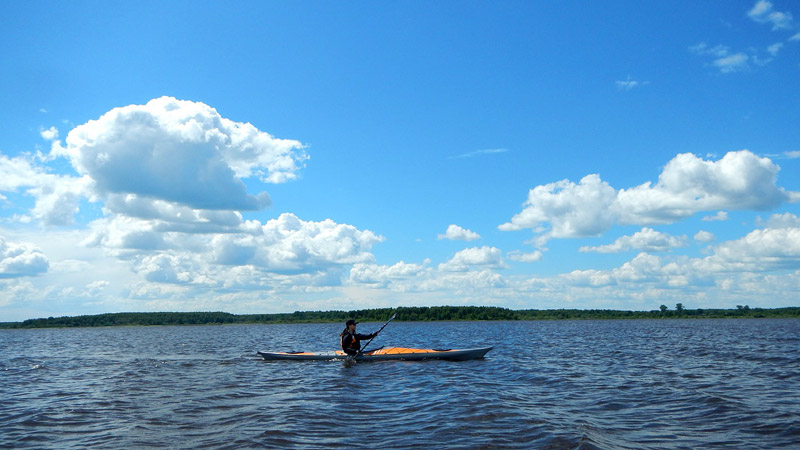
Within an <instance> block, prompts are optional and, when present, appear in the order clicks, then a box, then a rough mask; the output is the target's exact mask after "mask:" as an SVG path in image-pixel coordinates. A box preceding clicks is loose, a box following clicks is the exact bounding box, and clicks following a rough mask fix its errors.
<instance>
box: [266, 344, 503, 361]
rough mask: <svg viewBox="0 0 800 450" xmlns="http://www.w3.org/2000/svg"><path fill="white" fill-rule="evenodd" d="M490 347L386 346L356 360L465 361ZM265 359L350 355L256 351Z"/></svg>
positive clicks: (343, 357) (344, 356) (322, 358)
mask: <svg viewBox="0 0 800 450" xmlns="http://www.w3.org/2000/svg"><path fill="white" fill-rule="evenodd" d="M491 349H492V347H481V348H467V349H452V350H451V349H448V350H440V349H420V348H404V347H386V348H380V349H377V350H371V351H368V352H365V353H362V354H360V355H358V356H357V357H356V358H355V360H356V361H391V360H401V361H421V360H428V359H443V360H450V361H466V360H470V359H480V358H483V357H484V355H486V353H487V352H489V350H491ZM258 354H259V355H261V357H263V358H264V360H266V361H315V360H316V361H325V360H327V361H330V360H346V359H348V357H349V358H351V359H352V357H351V356H349V355H347V354H346V353H345V352H343V351H332V352H258Z"/></svg>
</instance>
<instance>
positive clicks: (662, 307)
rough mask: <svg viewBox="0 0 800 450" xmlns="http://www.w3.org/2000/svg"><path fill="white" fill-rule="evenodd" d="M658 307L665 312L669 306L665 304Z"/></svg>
mask: <svg viewBox="0 0 800 450" xmlns="http://www.w3.org/2000/svg"><path fill="white" fill-rule="evenodd" d="M659 309H661V312H662V313H665V312H667V310H668V309H669V308H667V307H666V305H661V306H659Z"/></svg>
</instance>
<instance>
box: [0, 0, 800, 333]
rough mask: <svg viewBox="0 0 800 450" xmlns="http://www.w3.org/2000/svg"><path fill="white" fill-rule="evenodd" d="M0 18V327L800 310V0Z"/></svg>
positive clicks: (49, 4) (286, 6) (33, 8)
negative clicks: (220, 318)
mask: <svg viewBox="0 0 800 450" xmlns="http://www.w3.org/2000/svg"><path fill="white" fill-rule="evenodd" d="M0 17H3V18H4V24H3V26H2V27H0V321H20V320H25V319H29V318H36V317H49V316H64V315H83V314H97V313H106V312H123V311H227V312H231V313H240V314H241V313H281V312H292V311H297V310H352V309H367V308H385V307H397V306H436V305H486V306H500V307H506V308H512V309H556V308H577V309H622V310H654V309H658V308H659V306H660V305H666V306H668V307H669V308H670V309H673V308H674V307H675V305H676V304H677V303H682V304H683V305H684V307H686V308H735V307H736V305H748V306H750V307H766V308H775V307H784V306H797V305H800V176H799V175H800V5H798V4H797V3H796V2H792V1H789V0H774V1H764V0H759V1H755V0H748V1H738V0H730V1H703V2H688V1H685V2H641V1H626V0H623V1H615V2H594V1H572V0H565V1H499V2H477V1H457V2H456V1H439V2H419V1H407V2H363V1H354V2H317V1H302V2H271V1H258V2H218V1H209V2H200V3H198V2H193V1H191V2H190V1H170V2H161V1H137V2H125V1H123V2H100V1H83V0H76V1H71V2H61V1H36V0H34V1H24V2H23V1H6V2H0Z"/></svg>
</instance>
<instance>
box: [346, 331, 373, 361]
mask: <svg viewBox="0 0 800 450" xmlns="http://www.w3.org/2000/svg"><path fill="white" fill-rule="evenodd" d="M377 335H378V333H372V334H359V333H351V332H350V330H344V331H342V335H341V336H342V351H343V352H345V353H347V354H348V355H357V354H358V352H359V351H361V340H362V339H372V338H374V337H375V336H377Z"/></svg>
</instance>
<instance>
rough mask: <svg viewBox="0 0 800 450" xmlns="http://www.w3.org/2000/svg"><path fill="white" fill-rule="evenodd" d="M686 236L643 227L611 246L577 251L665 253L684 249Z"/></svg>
mask: <svg viewBox="0 0 800 450" xmlns="http://www.w3.org/2000/svg"><path fill="white" fill-rule="evenodd" d="M687 242H688V239H687V237H686V236H671V235H669V234H666V233H662V232H659V231H656V230H653V229H652V228H647V227H644V228H642V229H641V231H637V232H636V233H634V234H633V235H632V236H621V237H619V238H618V239H617V240H616V241H614V243H613V244H608V245H601V246H597V247H590V246H584V247H581V248H580V249H578V250H579V251H581V252H597V253H619V252H624V251H629V250H639V251H646V252H666V251H669V250H671V249H673V248H679V247H686V246H687V245H688V244H687Z"/></svg>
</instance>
